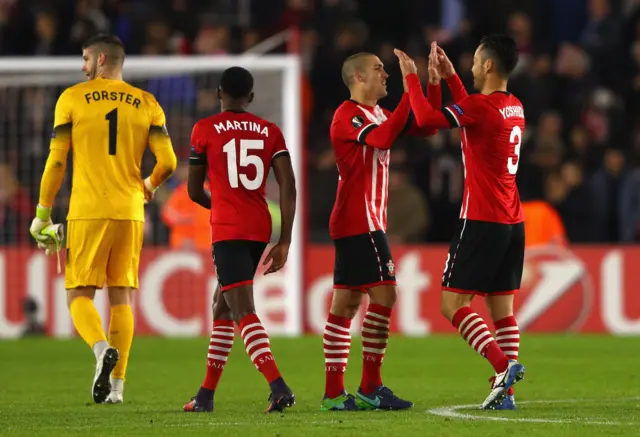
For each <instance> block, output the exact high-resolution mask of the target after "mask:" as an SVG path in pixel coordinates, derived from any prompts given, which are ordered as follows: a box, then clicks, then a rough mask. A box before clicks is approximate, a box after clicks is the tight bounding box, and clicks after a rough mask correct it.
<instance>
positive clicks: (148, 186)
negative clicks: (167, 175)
mask: <svg viewBox="0 0 640 437" xmlns="http://www.w3.org/2000/svg"><path fill="white" fill-rule="evenodd" d="M157 189H158V187H154V186H153V184H152V183H151V176H149V177H148V178H146V179H145V180H144V203H149V202H151V200H153V196H154V195H155V193H156V190H157Z"/></svg>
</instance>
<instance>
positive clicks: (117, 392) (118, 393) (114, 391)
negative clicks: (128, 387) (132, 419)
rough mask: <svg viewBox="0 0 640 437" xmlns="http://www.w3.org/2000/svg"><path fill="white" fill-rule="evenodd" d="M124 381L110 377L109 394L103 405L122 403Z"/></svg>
mask: <svg viewBox="0 0 640 437" xmlns="http://www.w3.org/2000/svg"><path fill="white" fill-rule="evenodd" d="M123 392H124V379H120V378H114V377H111V393H109V396H107V399H106V400H105V401H104V403H105V404H121V403H122V402H123Z"/></svg>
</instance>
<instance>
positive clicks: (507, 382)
mask: <svg viewBox="0 0 640 437" xmlns="http://www.w3.org/2000/svg"><path fill="white" fill-rule="evenodd" d="M524 372H525V368H524V366H523V365H522V364H520V363H518V362H517V361H516V360H509V365H508V366H507V370H505V371H504V372H502V373H499V374H497V375H496V379H495V381H494V383H493V387H492V388H491V392H490V393H489V396H487V399H485V400H484V402H483V403H482V405H480V409H481V410H495V409H496V407H497V406H499V405H500V404H501V403H502V400H503V399H504V398H505V397H506V395H507V392H508V391H509V388H511V387H513V386H514V385H515V384H516V383H517V382H518V381H521V380H522V379H523V378H524Z"/></svg>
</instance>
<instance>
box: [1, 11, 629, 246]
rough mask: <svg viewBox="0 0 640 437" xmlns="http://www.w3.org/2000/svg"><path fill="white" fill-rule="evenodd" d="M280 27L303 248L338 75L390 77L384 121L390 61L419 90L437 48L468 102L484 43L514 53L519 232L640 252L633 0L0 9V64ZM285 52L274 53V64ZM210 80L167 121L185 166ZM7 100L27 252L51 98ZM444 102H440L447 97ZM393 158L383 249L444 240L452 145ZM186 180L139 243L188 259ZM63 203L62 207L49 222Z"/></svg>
mask: <svg viewBox="0 0 640 437" xmlns="http://www.w3.org/2000/svg"><path fill="white" fill-rule="evenodd" d="M291 28H296V29H298V30H299V38H298V39H297V44H295V47H296V50H298V51H299V53H300V55H301V58H302V62H303V70H304V75H303V77H302V78H301V80H302V90H303V92H302V95H301V100H302V108H303V110H304V114H303V117H302V119H303V122H304V127H303V130H304V133H305V135H304V137H305V144H304V146H305V147H306V148H307V150H308V153H307V154H306V156H307V163H306V165H307V169H308V171H307V183H306V190H307V191H306V199H307V205H308V208H309V214H308V219H309V223H308V224H309V231H310V232H309V235H310V238H311V239H312V240H313V241H316V242H325V241H328V232H327V227H328V217H329V214H330V212H331V207H332V204H333V200H334V197H335V186H336V183H337V173H336V168H335V161H334V157H333V153H332V149H331V144H330V142H329V138H328V131H329V129H328V127H329V124H330V120H331V117H332V114H333V111H334V110H335V108H336V107H337V106H338V105H339V104H340V103H341V101H342V100H344V99H346V98H348V97H349V96H348V91H347V90H346V88H345V87H344V85H343V84H342V80H341V77H340V69H341V64H342V61H343V60H344V59H345V58H346V57H347V56H348V55H350V54H352V53H355V52H358V51H362V50H367V51H372V52H374V53H376V54H378V55H379V56H380V58H381V59H382V61H383V62H384V63H385V66H386V69H387V71H388V73H389V74H390V75H391V77H390V78H389V80H388V89H389V96H388V97H387V98H385V99H384V100H383V101H381V105H383V106H386V107H388V108H389V109H393V107H394V106H395V104H396V103H397V101H398V100H399V98H400V96H401V94H402V81H401V77H400V71H399V68H398V66H397V62H396V60H395V57H394V55H393V48H394V47H396V46H397V47H402V48H404V49H406V51H407V52H408V53H409V54H410V55H412V56H414V57H415V58H416V61H417V63H418V68H419V70H420V73H421V74H422V78H423V80H425V81H426V75H427V68H426V64H427V60H426V59H427V53H428V46H429V43H430V42H431V41H434V40H435V41H437V42H438V43H439V44H440V45H441V46H442V47H443V48H444V49H445V50H446V51H447V53H448V55H449V57H450V58H451V59H452V60H453V61H454V63H455V65H456V68H457V70H458V72H459V74H460V76H461V77H462V79H463V81H464V82H465V84H466V85H467V87H468V89H469V90H471V87H472V83H473V81H472V77H471V64H472V56H473V52H474V50H475V47H476V45H477V42H478V40H479V38H480V37H481V36H482V35H483V34H486V33H494V32H507V33H509V34H510V35H512V36H513V37H514V38H515V40H516V43H517V45H518V48H519V50H520V53H521V56H520V62H519V64H518V67H517V69H516V71H515V72H514V74H513V76H512V79H511V82H510V91H512V92H513V93H514V94H515V95H516V96H517V97H519V98H520V100H521V101H522V102H523V105H524V108H525V114H526V121H527V128H526V135H525V138H524V141H523V145H522V149H521V157H520V165H519V171H518V184H519V188H520V194H521V197H522V199H523V200H525V201H527V202H528V203H527V205H528V207H529V208H531V210H532V211H533V210H534V209H535V208H537V207H538V206H540V208H542V209H539V210H535V211H534V212H532V213H531V214H530V215H529V216H528V217H530V218H528V220H529V221H533V220H536V221H538V222H540V223H542V222H545V220H549V217H551V216H554V217H556V218H558V217H559V220H558V223H559V225H558V228H559V229H560V230H559V231H558V232H559V233H560V234H562V235H563V237H562V238H566V239H567V240H568V241H571V242H580V243H583V242H634V241H638V240H639V239H640V2H639V1H637V0H617V1H616V0H518V1H513V0H421V1H417V0H395V1H393V2H390V1H389V0H130V1H127V0H0V51H1V53H2V55H4V56H17V55H20V56H23V55H31V56H32V55H38V56H55V55H78V56H79V54H80V48H81V45H82V42H83V41H84V40H85V39H86V38H87V37H88V36H89V35H91V34H93V33H95V32H99V31H110V32H114V33H116V34H117V35H119V36H120V37H121V38H122V39H123V41H124V42H125V44H126V47H127V52H128V53H129V54H144V55H162V54H212V55H213V54H225V53H242V52H243V51H245V50H247V49H249V48H251V47H252V46H254V45H255V44H257V43H259V42H260V41H262V40H263V39H264V38H267V37H269V36H272V35H274V34H276V33H278V32H280V31H283V30H286V29H291ZM290 49H291V45H290V44H289V45H286V44H285V45H283V46H282V47H278V48H277V49H276V50H275V52H286V51H287V50H290ZM0 62H2V59H1V58H0ZM125 68H126V67H125ZM208 82H209V83H208V85H207V86H208V89H195V90H192V89H190V90H189V91H188V92H191V93H195V94H196V95H197V96H198V97H197V98H195V99H193V100H192V102H196V103H194V104H193V105H192V106H194V108H193V110H192V111H191V112H190V114H189V115H190V118H188V120H186V121H185V120H183V122H182V123H181V124H180V125H179V126H178V127H177V130H176V128H174V129H171V120H169V123H170V132H171V133H172V136H173V135H174V132H177V134H175V135H177V138H174V143H175V145H176V149H177V150H178V154H179V156H180V157H181V158H182V159H184V158H185V157H186V153H187V152H186V150H187V148H188V138H189V133H190V129H191V125H190V124H191V123H192V122H193V121H194V119H195V118H196V117H198V116H202V115H205V114H207V113H209V112H211V111H216V110H217V108H218V107H217V104H216V103H215V102H214V101H213V100H214V94H213V93H212V92H211V88H212V86H213V85H214V84H213V82H214V81H213V80H211V81H208ZM155 86H156V88H155V89H154V90H151V91H153V92H154V93H155V92H160V93H162V87H163V86H164V85H163V83H162V82H160V83H157V84H155ZM12 92H14V91H13V90H9V89H0V112H1V114H0V120H2V122H0V141H2V142H3V144H0V244H15V243H24V242H26V241H27V239H28V232H27V227H28V224H29V222H30V219H31V218H32V214H33V211H34V205H35V202H36V201H37V193H38V190H39V187H38V186H37V183H38V181H39V178H40V174H41V171H42V167H43V164H44V161H45V159H46V152H47V150H46V149H47V147H46V146H47V144H46V135H47V132H49V129H50V123H51V115H52V114H53V105H54V104H55V99H56V98H57V95H50V93H49V94H47V93H38V91H37V90H31V89H25V90H21V91H20V93H19V99H20V103H19V104H17V105H18V106H17V107H19V108H21V109H19V110H16V108H17V107H12V106H11V105H10V103H11V102H9V100H11V99H10V97H11V95H12ZM185 92H186V91H185ZM256 92H257V93H260V90H259V89H257V90H256ZM443 93H444V101H445V102H447V101H449V99H450V95H449V93H448V90H447V89H446V85H445V86H443ZM13 98H15V96H14V97H13ZM161 103H162V102H161ZM12 104H13V105H14V106H15V105H16V103H15V102H13V103H12ZM163 105H164V104H163ZM196 106H197V107H196ZM12 108H13V109H12ZM165 110H166V108H165ZM20 111H23V112H29V116H30V117H38V118H37V120H38V121H39V124H38V123H34V124H33V125H32V126H31V127H30V128H29V129H23V130H24V131H23V132H21V133H20V135H19V137H20V138H24V137H25V136H26V137H27V140H24V139H22V140H21V141H22V143H20V144H18V145H17V146H12V141H13V140H12V138H14V137H16V135H15V134H10V132H11V131H12V126H13V124H15V122H16V120H15V115H14V116H11V115H10V114H20V113H21V112H20ZM34 112H35V114H36V115H33V113H34ZM170 112H171V111H167V116H168V118H171V113H170ZM9 113H10V114H9ZM182 115H184V114H182ZM36 124H37V125H38V126H39V127H35V126H36ZM25 141H27V142H28V143H29V144H28V145H27V144H24V142H25ZM16 147H17V149H16ZM18 149H19V150H18ZM26 154H28V155H29V158H28V159H25V155H26ZM391 156H392V158H391V159H392V161H391V175H390V178H389V191H390V194H389V207H388V215H389V217H388V222H389V230H388V231H389V236H390V239H391V241H393V242H396V243H419V242H443V241H448V240H449V239H450V238H451V235H452V233H453V232H454V229H455V227H456V218H457V216H458V214H459V209H460V202H461V196H462V189H463V184H462V178H463V167H462V162H461V153H460V133H459V131H458V130H454V131H443V132H439V133H438V134H437V135H436V136H434V137H431V138H424V139H422V138H403V139H401V140H400V141H399V142H398V143H397V147H394V149H393V150H392V155H391ZM184 175H185V169H184V168H182V169H181V171H179V172H178V174H177V175H176V176H175V178H174V181H172V183H170V184H169V185H168V188H167V189H166V190H165V192H164V193H163V194H161V195H160V196H159V199H158V200H157V202H156V204H155V205H154V206H152V207H151V208H149V211H148V213H149V215H150V220H148V235H147V241H148V243H157V244H164V243H167V242H170V241H172V243H171V244H172V245H174V246H176V247H184V246H188V245H190V244H192V245H194V244H195V243H194V242H193V241H192V242H191V243H189V238H186V240H187V242H186V243H185V242H184V241H183V240H180V241H181V242H173V240H176V241H178V239H177V238H175V235H173V236H172V235H171V234H172V231H176V229H177V227H179V226H180V223H182V224H183V225H184V226H185V229H186V230H182V231H181V232H183V234H184V233H186V234H187V235H188V233H189V232H190V231H189V229H192V228H193V229H195V228H194V226H195V224H194V223H196V222H202V221H203V220H204V223H205V225H206V217H205V218H204V219H203V218H202V217H200V216H198V219H197V220H196V219H194V218H193V217H194V216H195V215H197V212H194V211H197V208H198V207H195V209H193V210H192V209H191V208H192V207H191V206H190V205H189V203H188V202H184V201H183V200H184V199H182V200H181V199H174V200H173V201H172V200H171V199H172V196H178V195H179V194H180V190H179V188H180V186H181V183H182V182H183V181H184ZM173 189H175V190H174V191H172V190H173ZM182 194H184V193H182ZM63 196H64V194H63ZM183 197H184V196H183ZM64 203H65V202H64V201H59V205H60V206H59V208H61V211H62V210H63V209H64ZM176 205H181V206H176ZM540 211H547V212H548V214H546V213H545V214H542V213H540ZM62 216H63V215H61V217H62ZM534 218H535V219H534ZM536 224H539V223H533V222H532V225H531V229H532V230H533V229H534V228H535V225H536ZM207 234H208V232H206V233H205V234H204V237H205V238H206V236H207Z"/></svg>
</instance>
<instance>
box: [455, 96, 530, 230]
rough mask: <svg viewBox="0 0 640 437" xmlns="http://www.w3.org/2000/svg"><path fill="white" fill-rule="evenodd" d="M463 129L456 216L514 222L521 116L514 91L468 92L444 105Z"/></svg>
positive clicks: (517, 217) (518, 210) (518, 214)
mask: <svg viewBox="0 0 640 437" xmlns="http://www.w3.org/2000/svg"><path fill="white" fill-rule="evenodd" d="M443 113H444V115H445V117H446V118H447V119H448V120H449V121H450V123H451V126H452V127H460V128H461V129H462V132H461V133H462V162H463V164H464V172H465V178H464V199H463V201H462V208H461V210H460V218H463V219H469V220H481V221H486V222H494V223H505V224H514V223H520V222H522V221H524V212H523V210H522V204H521V202H520V195H519V193H518V187H517V186H516V172H517V171H518V164H519V162H520V144H521V143H522V136H523V134H524V127H525V119H524V110H523V109H522V103H520V100H518V99H517V98H516V97H515V96H514V95H513V94H511V93H508V92H501V91H496V92H494V93H492V94H489V95H484V94H471V95H469V96H468V97H466V98H464V99H462V100H461V101H460V102H458V103H456V104H454V105H450V106H447V107H445V109H443Z"/></svg>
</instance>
